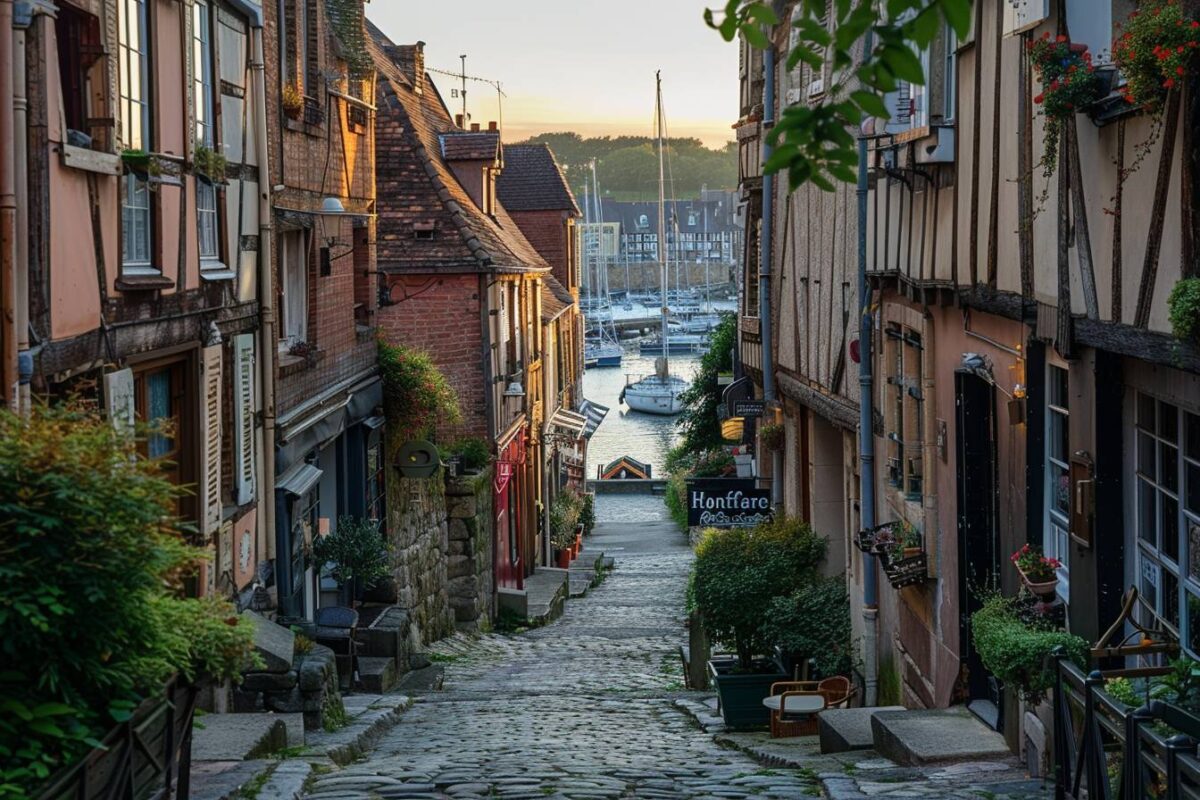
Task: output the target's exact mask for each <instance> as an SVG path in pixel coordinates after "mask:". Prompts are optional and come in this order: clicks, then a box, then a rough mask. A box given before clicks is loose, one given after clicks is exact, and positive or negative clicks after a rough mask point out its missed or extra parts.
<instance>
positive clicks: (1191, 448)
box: [1183, 414, 1200, 461]
mask: <svg viewBox="0 0 1200 800" xmlns="http://www.w3.org/2000/svg"><path fill="white" fill-rule="evenodd" d="M1183 416H1184V424H1185V425H1186V427H1187V430H1186V431H1185V432H1184V440H1185V441H1186V443H1187V444H1186V445H1185V446H1184V451H1183V452H1184V453H1185V454H1187V457H1188V458H1194V459H1196V460H1197V461H1200V416H1197V415H1195V414H1184V415H1183Z"/></svg>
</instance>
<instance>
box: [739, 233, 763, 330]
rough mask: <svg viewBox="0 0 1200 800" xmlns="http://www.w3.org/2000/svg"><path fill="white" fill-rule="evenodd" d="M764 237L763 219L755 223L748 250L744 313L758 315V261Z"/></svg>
mask: <svg viewBox="0 0 1200 800" xmlns="http://www.w3.org/2000/svg"><path fill="white" fill-rule="evenodd" d="M761 238H762V220H761V219H759V220H757V221H756V222H755V223H754V235H753V236H751V237H750V247H749V248H748V249H747V250H746V285H745V286H744V287H742V295H743V296H744V297H745V298H746V307H745V308H743V309H742V315H743V316H746V317H757V316H758V262H759V260H760V258H761V256H760V248H759V246H758V245H759V241H760V239H761Z"/></svg>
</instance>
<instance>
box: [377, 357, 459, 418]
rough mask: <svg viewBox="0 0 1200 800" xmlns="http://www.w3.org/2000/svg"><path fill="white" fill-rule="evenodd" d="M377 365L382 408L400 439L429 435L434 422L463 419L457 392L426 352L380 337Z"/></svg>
mask: <svg viewBox="0 0 1200 800" xmlns="http://www.w3.org/2000/svg"><path fill="white" fill-rule="evenodd" d="M379 369H380V372H381V373H382V376H383V405H384V412H385V413H386V415H387V419H388V423H389V424H390V425H393V426H395V430H396V432H397V433H398V434H399V435H400V438H401V440H404V439H415V438H424V437H428V436H430V435H432V434H433V431H434V430H435V429H436V428H437V426H439V425H455V424H457V423H459V422H460V421H461V420H462V412H461V411H460V410H459V407H458V394H457V393H456V392H455V391H454V389H453V387H451V386H450V382H449V381H448V380H446V376H445V375H444V374H442V371H441V370H440V369H438V367H437V364H435V363H434V361H433V357H432V356H430V355H429V354H428V353H425V352H422V351H420V350H414V349H412V348H409V347H406V346H404V345H402V344H390V343H389V342H387V341H386V340H384V339H383V338H382V337H380V339H379Z"/></svg>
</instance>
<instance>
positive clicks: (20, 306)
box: [12, 2, 34, 414]
mask: <svg viewBox="0 0 1200 800" xmlns="http://www.w3.org/2000/svg"><path fill="white" fill-rule="evenodd" d="M14 12H15V13H14V17H13V30H12V40H13V54H12V65H13V68H12V76H13V78H12V80H13V106H12V107H13V176H14V180H15V182H16V189H15V193H14V197H15V200H16V204H17V216H16V232H15V234H16V251H15V257H16V262H15V272H16V275H15V276H14V281H15V283H16V296H15V298H14V299H15V302H16V306H17V308H16V322H15V324H16V334H17V335H16V340H17V410H18V411H19V412H20V413H22V414H28V413H29V410H30V390H29V383H30V381H31V380H32V379H33V355H32V354H31V353H30V352H29V166H28V165H29V127H28V123H27V119H28V111H29V100H28V97H27V96H26V87H25V36H26V31H27V30H28V29H29V26H30V25H31V24H32V23H33V14H34V8H33V5H32V4H30V3H28V2H22V3H17V5H16V6H15V9H14Z"/></svg>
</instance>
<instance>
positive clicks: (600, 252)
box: [582, 160, 625, 369]
mask: <svg viewBox="0 0 1200 800" xmlns="http://www.w3.org/2000/svg"><path fill="white" fill-rule="evenodd" d="M592 185H593V186H594V188H595V192H594V193H593V195H592V196H593V197H594V198H595V202H596V213H595V215H594V216H593V215H592V213H591V206H590V205H589V203H588V198H587V183H586V182H585V183H584V199H583V205H584V209H585V211H586V212H587V217H586V219H587V221H588V222H592V221H593V219H594V221H596V222H604V212H603V206H602V205H601V203H600V182H599V181H598V180H596V162H595V160H593V161H592ZM587 230H588V232H589V233H590V234H592V236H594V237H595V241H596V250H595V252H596V262H595V265H596V282H595V288H594V291H593V292H592V297H591V298H590V299H591V300H592V304H591V305H592V308H594V309H595V313H594V314H592V313H589V314H588V318H589V322H590V321H592V320H593V319H594V320H595V322H596V325H595V327H594V328H589V329H588V330H587V332H586V333H585V334H584V337H583V367H584V369H590V368H592V367H619V366H621V358H622V357H623V356H624V355H625V349H624V348H623V347H621V344H620V342H619V341H617V331H616V328H615V326H614V325H613V316H612V304H611V302H610V301H609V296H608V265H607V264H606V262H605V259H604V234H603V229H597V228H593V227H591V226H590V225H589V226H588V227H587ZM589 238H591V237H589ZM590 250H591V247H590V244H589V242H587V240H586V239H585V240H584V242H583V254H582V257H583V259H584V263H585V265H586V264H587V259H588V253H589V251H590ZM586 269H587V271H588V274H589V276H590V275H591V266H587V267H586ZM589 282H590V281H589Z"/></svg>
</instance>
